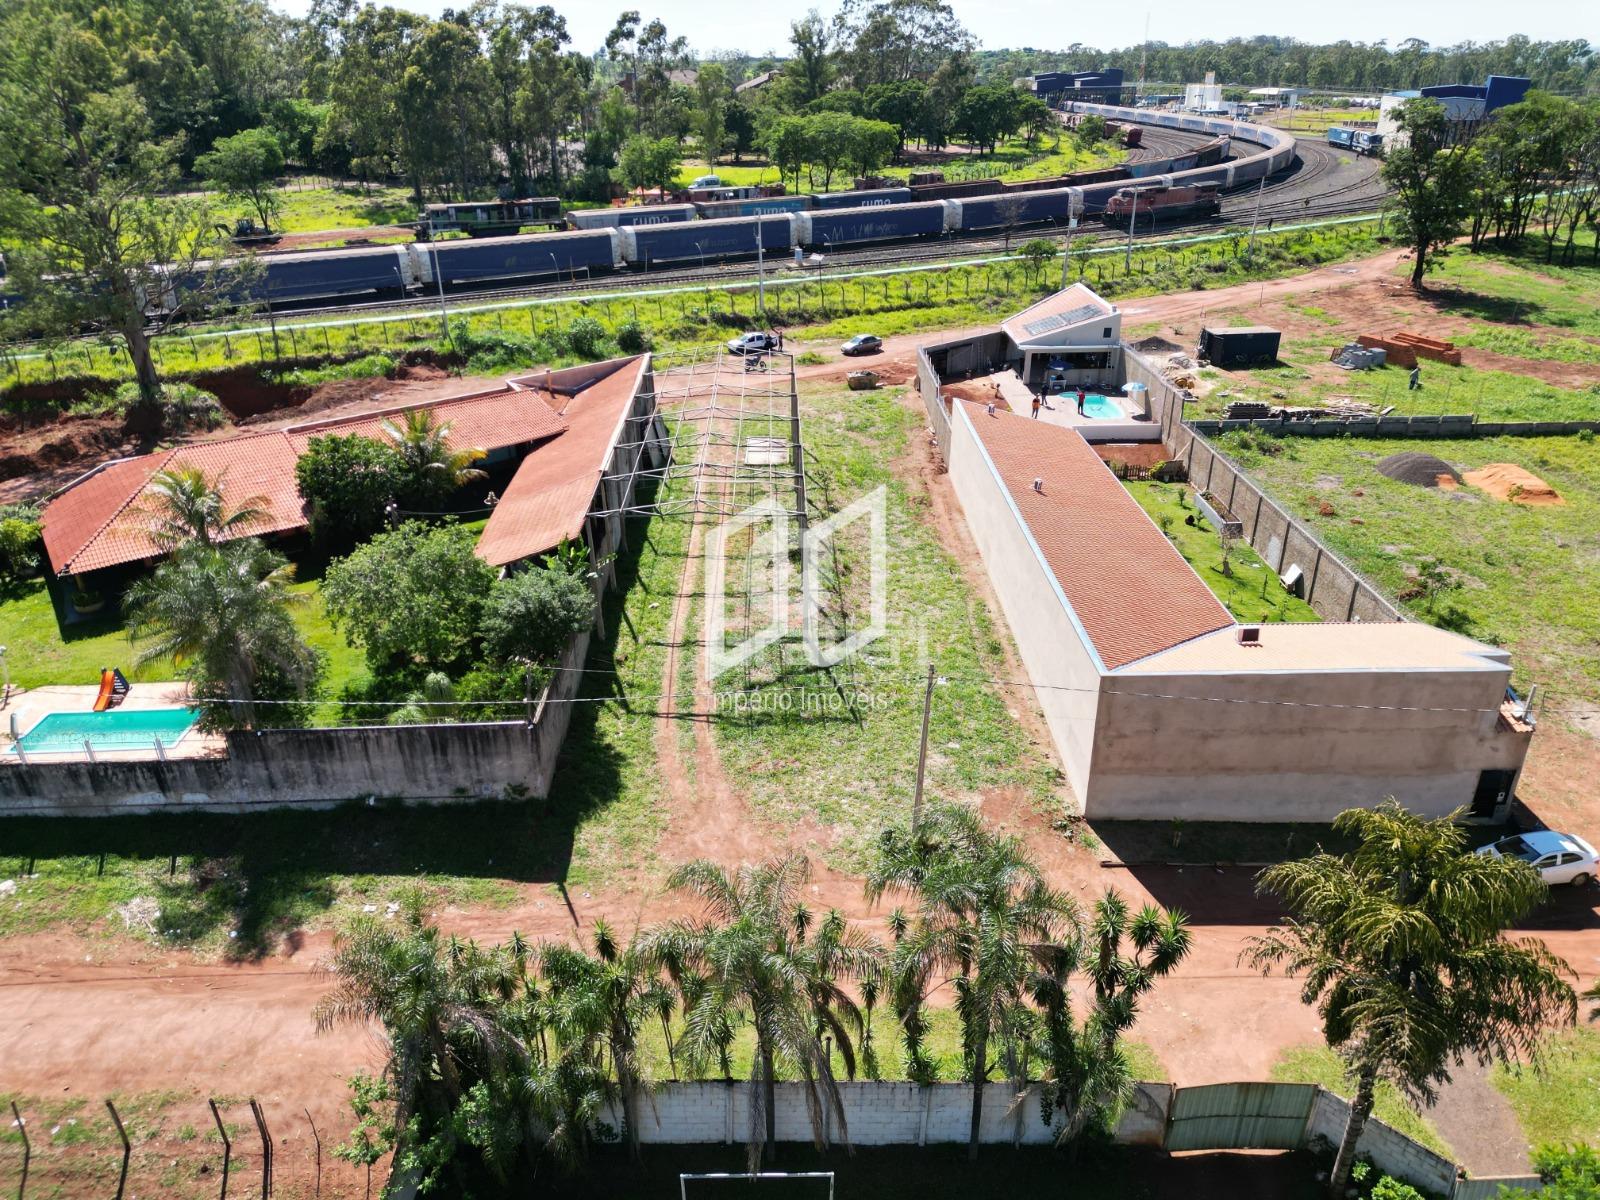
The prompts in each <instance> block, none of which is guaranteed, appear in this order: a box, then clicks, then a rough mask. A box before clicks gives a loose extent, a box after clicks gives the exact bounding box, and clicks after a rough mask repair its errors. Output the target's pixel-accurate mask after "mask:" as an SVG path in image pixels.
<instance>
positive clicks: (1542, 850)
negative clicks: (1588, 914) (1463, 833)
mask: <svg viewBox="0 0 1600 1200" xmlns="http://www.w3.org/2000/svg"><path fill="white" fill-rule="evenodd" d="M1478 853H1479V854H1492V855H1493V856H1494V857H1495V858H1520V859H1521V860H1522V861H1523V862H1525V863H1527V864H1528V865H1529V866H1530V867H1532V868H1533V869H1534V870H1535V871H1538V872H1539V874H1540V875H1541V876H1542V877H1543V879H1544V881H1545V882H1546V883H1548V884H1550V885H1551V886H1552V887H1554V886H1555V885H1556V884H1558V883H1570V884H1572V885H1573V886H1574V887H1582V886H1584V885H1585V884H1586V883H1588V882H1589V881H1590V880H1592V879H1593V878H1594V877H1595V876H1596V875H1600V854H1596V853H1595V851H1594V847H1593V846H1591V845H1589V843H1588V842H1586V841H1584V840H1583V839H1582V838H1581V837H1578V836H1577V835H1575V834H1571V833H1556V832H1555V831H1554V830H1552V829H1541V830H1539V831H1538V832H1537V833H1519V834H1517V835H1516V836H1515V837H1508V838H1501V839H1500V840H1499V841H1498V842H1494V843H1492V844H1491V845H1488V846H1483V847H1481V848H1480V849H1479V850H1478Z"/></svg>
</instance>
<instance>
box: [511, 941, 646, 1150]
mask: <svg viewBox="0 0 1600 1200" xmlns="http://www.w3.org/2000/svg"><path fill="white" fill-rule="evenodd" d="M593 944H594V957H592V958H591V957H590V956H589V955H587V954H584V953H583V952H582V951H581V950H576V949H573V948H572V947H571V946H564V945H559V944H550V945H546V946H544V947H543V948H542V949H541V950H540V951H539V974H540V975H541V976H542V977H543V980H544V983H545V986H546V988H547V989H548V995H549V1007H548V1014H549V1024H550V1028H551V1029H552V1031H553V1032H554V1033H555V1035H556V1037H557V1038H558V1039H559V1040H560V1042H561V1045H562V1047H563V1049H571V1050H573V1051H575V1052H577V1053H580V1054H583V1055H585V1056H586V1057H587V1058H588V1060H589V1061H590V1062H591V1064H592V1065H593V1066H595V1067H596V1068H597V1069H600V1070H602V1071H603V1070H604V1069H605V1066H606V1062H607V1060H609V1062H610V1071H611V1074H612V1075H613V1076H614V1078H615V1080H616V1084H617V1088H618V1091H619V1093H620V1096H621V1101H622V1115H623V1123H624V1124H625V1125H626V1127H627V1134H628V1143H629V1146H630V1148H631V1149H632V1150H633V1153H634V1154H635V1155H636V1156H637V1154H638V1152H639V1108H638V1102H639V1097H640V1096H641V1095H643V1094H644V1093H645V1092H646V1091H647V1090H648V1087H649V1084H648V1082H647V1081H646V1079H645V1073H644V1065H643V1063H642V1062H641V1061H640V1058H639V1029H640V1027H641V1026H642V1025H643V1024H644V1023H645V1022H647V1021H649V1020H651V1019H652V1018H655V1019H661V1018H662V1013H663V1007H662V1005H663V1001H664V1002H665V1005H666V1008H665V1011H666V1012H667V1013H670V1012H671V1007H672V993H671V991H670V990H669V989H668V988H667V987H666V986H664V985H663V984H662V982H661V979H660V976H659V974H658V972H657V970H656V967H655V964H654V963H652V962H651V961H650V960H649V959H648V957H647V956H646V955H645V953H644V952H643V950H642V949H641V948H640V946H639V944H638V943H637V942H634V943H633V944H631V945H629V946H627V947H626V948H623V947H622V946H620V945H619V944H618V943H617V940H616V938H615V936H614V935H613V934H612V932H611V928H610V926H608V925H607V924H606V923H605V922H604V921H603V920H597V921H596V922H595V926H594V939H593ZM668 1044H669V1045H670V1041H669V1043H668Z"/></svg>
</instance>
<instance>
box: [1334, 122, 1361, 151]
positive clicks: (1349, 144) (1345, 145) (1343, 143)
mask: <svg viewBox="0 0 1600 1200" xmlns="http://www.w3.org/2000/svg"><path fill="white" fill-rule="evenodd" d="M1355 137H1356V131H1355V130H1353V129H1341V128H1340V127H1339V126H1337V125H1329V126H1328V145H1330V146H1338V147H1340V148H1342V149H1345V150H1349V149H1352V148H1353V146H1354V143H1355Z"/></svg>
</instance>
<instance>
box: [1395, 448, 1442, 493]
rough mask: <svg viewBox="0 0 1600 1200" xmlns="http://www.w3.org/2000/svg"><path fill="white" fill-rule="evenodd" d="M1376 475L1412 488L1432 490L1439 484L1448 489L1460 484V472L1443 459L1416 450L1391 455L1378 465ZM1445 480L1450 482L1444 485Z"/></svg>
mask: <svg viewBox="0 0 1600 1200" xmlns="http://www.w3.org/2000/svg"><path fill="white" fill-rule="evenodd" d="M1378 474H1380V475H1387V476H1388V477H1389V478H1390V479H1393V480H1395V481H1396V482H1397V483H1409V484H1411V486H1412V487H1428V488H1432V487H1439V486H1440V485H1441V484H1444V486H1446V487H1450V486H1452V485H1454V484H1459V483H1460V482H1461V472H1459V471H1457V470H1456V469H1455V468H1454V467H1452V466H1451V465H1450V464H1449V463H1447V462H1445V460H1444V459H1442V458H1439V457H1437V456H1435V455H1432V454H1423V453H1422V452H1421V451H1418V450H1406V451H1404V452H1402V453H1400V454H1391V455H1390V456H1389V457H1388V458H1386V459H1384V460H1383V461H1382V462H1380V463H1379V464H1378ZM1445 480H1449V481H1450V482H1449V483H1444V481H1445Z"/></svg>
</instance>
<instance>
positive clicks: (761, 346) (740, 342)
mask: <svg viewBox="0 0 1600 1200" xmlns="http://www.w3.org/2000/svg"><path fill="white" fill-rule="evenodd" d="M777 348H778V335H777V334H775V333H741V334H740V335H739V336H738V337H736V338H729V339H728V353H729V354H765V353H767V352H768V351H769V350H776V349H777Z"/></svg>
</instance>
